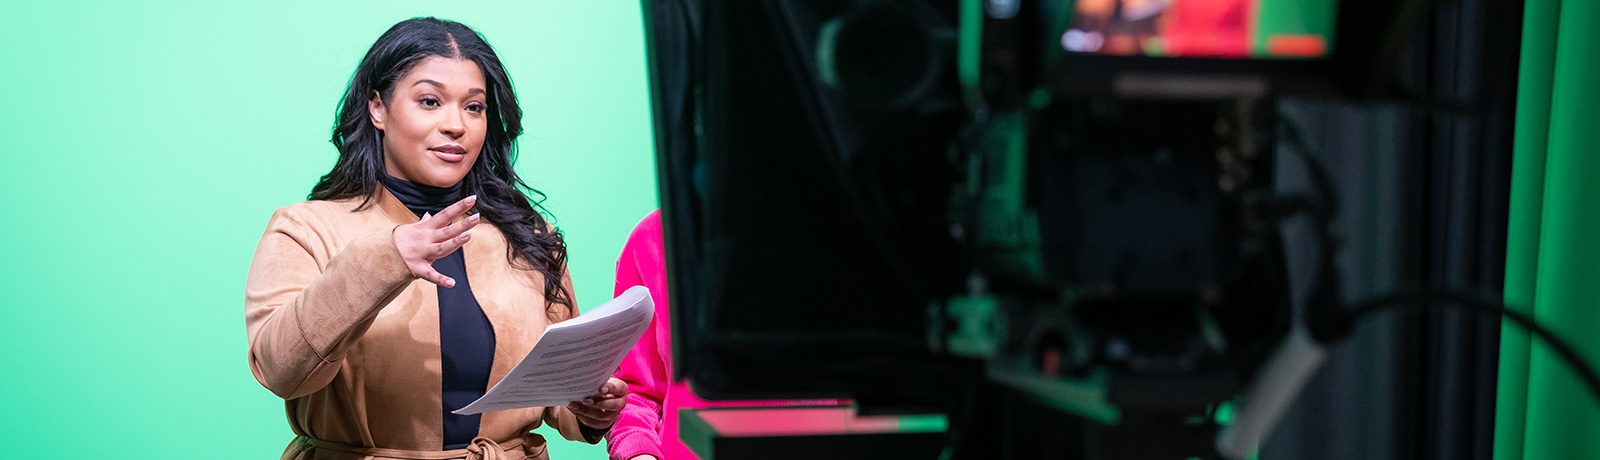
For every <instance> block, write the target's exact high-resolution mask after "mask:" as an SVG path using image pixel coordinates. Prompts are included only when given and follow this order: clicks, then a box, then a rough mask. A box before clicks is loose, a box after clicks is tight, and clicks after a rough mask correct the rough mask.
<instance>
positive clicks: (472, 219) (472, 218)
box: [467, 212, 483, 222]
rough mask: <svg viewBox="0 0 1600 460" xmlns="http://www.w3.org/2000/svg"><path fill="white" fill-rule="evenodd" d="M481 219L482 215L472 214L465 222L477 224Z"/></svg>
mask: <svg viewBox="0 0 1600 460" xmlns="http://www.w3.org/2000/svg"><path fill="white" fill-rule="evenodd" d="M482 218H483V213H481V212H480V213H476V214H473V215H472V216H471V217H468V218H467V220H471V221H473V222H477V221H478V219H482Z"/></svg>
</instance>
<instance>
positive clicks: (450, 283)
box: [444, 278, 456, 287]
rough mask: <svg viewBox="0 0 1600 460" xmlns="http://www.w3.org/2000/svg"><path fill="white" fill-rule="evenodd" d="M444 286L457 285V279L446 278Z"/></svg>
mask: <svg viewBox="0 0 1600 460" xmlns="http://www.w3.org/2000/svg"><path fill="white" fill-rule="evenodd" d="M444 287H456V280H453V279H449V278H445V280H444Z"/></svg>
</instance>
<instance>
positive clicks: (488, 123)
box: [245, 18, 627, 459]
mask: <svg viewBox="0 0 1600 460" xmlns="http://www.w3.org/2000/svg"><path fill="white" fill-rule="evenodd" d="M521 132H522V124H521V110H520V109H519V108H518V106H517V99H516V94H515V93H513V92H512V88H511V79H510V77H509V76H507V75H506V72H505V69H504V68H503V67H502V66H501V64H500V59H499V57H497V56H496V55H495V53H494V50H493V49H492V48H490V47H489V45H488V44H487V43H485V42H484V41H483V39H482V38H481V37H479V36H478V34H477V33H476V32H474V31H473V30H472V29H470V28H468V27H467V26H465V25H462V24H459V23H456V22H451V21H441V20H438V19H434V18H417V19H411V20H407V21H403V22H401V23H399V24H395V26H394V27H392V28H390V29H389V30H388V31H387V32H385V33H384V34H383V36H381V37H379V38H378V41H377V42H376V43H374V44H373V45H372V48H371V49H369V50H368V51H367V54H366V56H365V57H364V58H362V60H361V63H360V65H359V66H358V67H357V68H356V72H355V75H354V76H352V77H351V79H350V86H349V89H348V90H347V91H346V92H345V95H344V98H343V101H342V102H341V103H340V104H339V109H338V119H337V120H336V126H335V127H334V132H333V139H332V142H333V145H334V146H336V147H338V149H339V159H338V161H337V162H336V163H335V165H334V168H333V171H331V172H329V173H328V174H327V175H325V176H323V177H322V180H321V181H319V182H318V183H317V184H316V186H315V187H313V188H312V190H311V194H310V197H309V201H306V202H303V203H298V204H295V205H292V206H288V207H285V208H281V209H278V211H277V212H275V213H274V214H273V215H272V219H271V221H269V222H268V224H267V230H266V233H265V234H264V235H263V236H262V237H261V242H260V243H259V244H258V245H257V246H256V254H255V258H254V259H253V260H252V261H251V265H250V274H249V279H248V280H247V281H246V285H245V291H246V293H245V320H246V324H247V330H248V333H249V342H250V356H249V359H250V370H251V372H252V373H254V374H255V377H256V380H257V381H259V382H261V384H262V385H263V386H265V387H267V389H269V390H272V392H273V393H275V394H277V395H278V396H281V397H283V399H284V401H285V405H286V406H287V409H288V414H289V424H290V426H291V428H292V429H293V430H294V432H295V434H296V435H297V436H296V438H295V440H294V442H292V443H290V444H289V446H288V448H287V449H285V450H284V452H283V458H284V459H309V458H317V459H459V458H474V459H477V458H492V459H522V458H540V459H542V458H548V456H547V454H546V452H545V441H544V439H543V437H541V436H539V435H536V434H532V433H530V432H529V431H530V430H532V429H534V428H536V427H538V426H539V425H540V424H541V423H549V424H551V425H554V426H555V427H556V429H557V430H559V431H560V432H561V434H562V436H563V437H566V438H567V439H571V440H578V441H585V442H588V443H591V444H593V443H597V442H598V441H599V440H600V439H601V438H602V437H604V435H605V434H606V433H607V432H608V431H609V430H610V428H611V426H612V424H613V423H614V422H615V421H616V418H617V414H618V412H619V411H620V410H621V408H622V406H623V405H624V404H625V401H626V400H625V398H626V395H627V385H626V384H625V383H623V382H622V381H620V380H617V379H615V378H613V379H611V380H610V381H608V382H607V383H606V384H604V385H603V386H602V387H601V388H599V389H597V392H596V394H595V395H594V396H592V397H589V398H585V401H583V402H577V403H573V404H571V405H569V406H566V407H533V408H524V409H515V410H506V411H497V412H489V413H484V414H478V415H470V416H462V415H456V414H452V413H451V411H452V410H454V409H458V408H460V407H462V406H465V405H466V404H467V403H470V402H472V401H473V400H476V399H477V398H478V397H480V396H482V395H483V393H484V392H485V391H486V390H487V389H488V388H489V387H490V386H491V385H493V384H494V383H495V382H498V381H499V380H500V379H501V378H503V377H504V376H505V375H506V374H507V373H508V372H509V371H510V370H511V368H512V366H514V365H516V364H517V362H518V361H519V360H521V358H522V357H523V356H525V355H526V354H527V353H528V350H530V349H532V347H533V345H534V342H535V341H537V339H538V337H539V335H540V333H542V332H543V331H544V329H545V328H546V327H548V326H549V325H551V324H553V323H556V322H559V321H562V320H565V319H568V318H572V317H574V316H577V314H578V308H577V306H576V304H575V303H574V301H573V297H572V283H571V279H570V278H569V277H568V274H567V271H566V246H565V243H564V242H563V240H562V237H561V234H560V233H557V232H555V231H552V229H551V228H550V226H549V224H548V223H546V221H545V219H544V218H543V217H542V216H540V214H539V213H538V212H536V211H535V210H534V208H533V205H532V204H531V203H530V202H529V201H528V198H527V197H526V196H525V195H523V194H522V192H521V190H519V189H518V187H522V188H528V187H527V185H526V184H524V183H523V182H522V181H521V179H519V178H518V177H517V174H516V173H515V172H513V171H512V151H513V148H514V141H515V140H516V137H517V135H518V134H521ZM529 190H530V191H532V189H531V188H530V189H529ZM534 193H538V192H537V191H534ZM474 210H475V211H476V212H472V211H474Z"/></svg>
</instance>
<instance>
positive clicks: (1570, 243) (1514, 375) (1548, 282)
mask: <svg viewBox="0 0 1600 460" xmlns="http://www.w3.org/2000/svg"><path fill="white" fill-rule="evenodd" d="M1596 23H1600V2H1595V1H1592V0H1566V1H1562V0H1529V1H1528V2H1527V4H1526V10H1525V18H1524V27H1523V42H1522V63H1521V68H1520V77H1519V82H1518V89H1517V91H1518V94H1517V115H1516V123H1517V126H1516V140H1515V147H1514V148H1515V149H1516V151H1515V153H1514V154H1515V161H1514V165H1513V171H1512V174H1513V176H1512V190H1511V200H1512V203H1511V216H1510V222H1509V228H1508V241H1507V245H1506V250H1507V254H1506V286H1505V296H1506V301H1507V302H1508V303H1509V304H1511V305H1512V306H1514V307H1516V308H1519V309H1523V311H1525V312H1531V313H1532V314H1533V316H1534V318H1535V319H1537V320H1538V322H1539V323H1540V324H1543V325H1545V326H1546V327H1549V328H1550V329H1551V330H1552V331H1553V332H1555V334H1556V335H1558V336H1560V337H1563V338H1565V339H1566V340H1568V341H1571V342H1572V345H1573V346H1574V347H1575V348H1576V349H1577V350H1578V352H1579V353H1580V354H1581V355H1583V356H1584V357H1585V358H1586V359H1588V360H1589V361H1590V362H1591V363H1592V362H1594V359H1595V357H1600V334H1597V333H1595V332H1594V331H1595V328H1596V326H1600V308H1596V307H1597V306H1600V300H1597V299H1600V262H1597V261H1600V238H1595V237H1596V236H1597V235H1596V232H1595V230H1596V229H1600V213H1597V212H1595V211H1596V210H1597V209H1596V208H1595V206H1597V205H1600V155H1596V153H1597V152H1600V137H1596V135H1597V133H1600V131H1597V130H1596V129H1595V128H1596V127H1597V123H1600V105H1597V103H1600V85H1597V84H1596V83H1595V82H1593V81H1592V80H1593V78H1594V77H1593V76H1594V75H1595V74H1596V72H1597V71H1600V28H1595V27H1593V25H1594V24H1596ZM1501 337H1502V339H1501V354H1500V356H1501V358H1500V383H1499V385H1500V386H1499V401H1498V402H1497V415H1496V417H1497V420H1496V428H1495V458H1496V459H1500V460H1514V459H1529V460H1535V459H1569V458H1600V436H1597V434H1600V401H1597V400H1596V399H1595V397H1594V396H1592V395H1590V394H1588V392H1587V391H1586V390H1585V389H1584V386H1583V384H1582V382H1581V381H1580V380H1579V379H1578V377H1577V375H1576V374H1575V373H1573V372H1572V371H1571V370H1570V369H1568V368H1567V366H1566V364H1565V363H1563V362H1561V361H1560V359H1559V357H1557V356H1556V355H1555V353H1554V352H1552V351H1551V350H1550V349H1549V348H1548V347H1547V346H1545V345H1544V344H1543V343H1542V342H1539V341H1530V339H1529V335H1528V333H1527V332H1526V331H1522V330H1520V329H1518V328H1516V327H1514V326H1510V325H1509V323H1508V326H1506V327H1505V329H1503V332H1502V335H1501Z"/></svg>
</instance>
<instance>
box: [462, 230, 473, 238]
mask: <svg viewBox="0 0 1600 460" xmlns="http://www.w3.org/2000/svg"><path fill="white" fill-rule="evenodd" d="M469 236H472V230H467V231H464V232H461V238H462V239H466V238H467V237H469Z"/></svg>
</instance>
